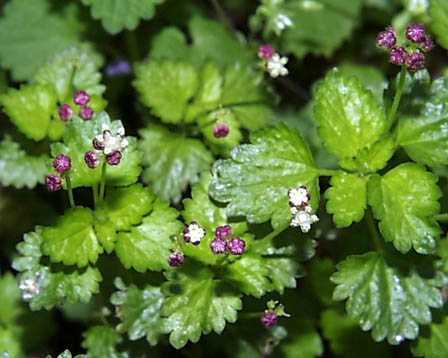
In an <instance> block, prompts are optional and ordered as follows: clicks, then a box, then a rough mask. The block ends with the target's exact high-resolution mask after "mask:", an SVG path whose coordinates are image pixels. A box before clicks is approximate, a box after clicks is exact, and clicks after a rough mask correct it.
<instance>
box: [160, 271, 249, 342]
mask: <svg viewBox="0 0 448 358" xmlns="http://www.w3.org/2000/svg"><path fill="white" fill-rule="evenodd" d="M168 279H169V281H168V282H167V283H166V284H165V285H166V289H167V290H168V291H169V293H168V296H167V298H166V301H165V304H164V305H163V311H162V314H163V316H165V317H166V329H167V331H168V332H170V338H169V339H170V343H171V344H172V345H173V346H174V347H175V348H177V349H180V348H182V347H183V346H185V345H186V344H187V342H188V341H191V342H193V343H196V342H198V341H199V339H200V337H201V334H208V333H210V332H211V331H214V332H216V333H218V334H220V333H221V332H222V331H223V330H224V327H225V325H226V322H230V323H235V322H236V320H237V311H238V310H240V309H241V308H242V303H241V299H240V297H239V295H238V294H237V293H235V292H233V291H232V290H230V289H229V288H227V287H225V286H223V284H222V283H220V282H219V281H217V280H214V279H213V274H212V272H211V271H209V270H208V269H207V268H198V267H190V268H187V267H185V266H184V268H183V269H182V270H179V271H174V272H171V273H169V276H168Z"/></svg>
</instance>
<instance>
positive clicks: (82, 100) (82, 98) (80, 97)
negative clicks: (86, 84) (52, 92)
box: [73, 91, 90, 106]
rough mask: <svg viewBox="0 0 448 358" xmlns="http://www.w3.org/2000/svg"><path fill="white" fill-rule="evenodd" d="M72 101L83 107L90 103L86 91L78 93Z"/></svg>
mask: <svg viewBox="0 0 448 358" xmlns="http://www.w3.org/2000/svg"><path fill="white" fill-rule="evenodd" d="M73 101H74V102H75V103H76V104H77V105H78V106H85V105H86V104H87V103H89V101H90V96H89V94H88V93H87V92H86V91H78V92H76V93H75V95H74V96H73Z"/></svg>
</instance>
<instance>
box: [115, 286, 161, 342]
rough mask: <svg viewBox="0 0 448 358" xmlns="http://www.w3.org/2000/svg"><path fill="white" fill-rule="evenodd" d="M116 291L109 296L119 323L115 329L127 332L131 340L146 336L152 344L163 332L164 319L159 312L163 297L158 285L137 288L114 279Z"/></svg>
mask: <svg viewBox="0 0 448 358" xmlns="http://www.w3.org/2000/svg"><path fill="white" fill-rule="evenodd" d="M115 286H116V287H117V289H118V291H117V292H115V293H114V294H113V295H112V296H111V302H112V304H114V305H115V306H116V308H117V312H118V318H119V319H120V321H121V323H120V324H119V325H118V326H117V330H118V331H119V332H121V333H125V332H127V333H128V336H129V339H130V340H131V341H136V340H138V339H140V338H143V337H145V336H146V340H147V341H148V342H149V344H151V345H152V346H154V345H156V344H157V342H158V340H159V336H160V335H161V334H162V333H164V319H163V318H162V317H161V315H160V312H161V309H162V305H163V303H164V301H165V297H164V295H163V293H162V291H161V290H160V288H159V287H154V286H150V285H147V286H145V287H144V288H143V289H139V288H137V287H136V286H134V285H131V286H128V287H126V286H125V285H124V283H123V281H121V279H119V278H118V279H116V280H115Z"/></svg>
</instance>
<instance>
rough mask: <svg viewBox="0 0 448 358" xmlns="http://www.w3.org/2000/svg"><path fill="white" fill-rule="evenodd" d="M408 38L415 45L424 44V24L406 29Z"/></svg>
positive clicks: (412, 25) (413, 25)
mask: <svg viewBox="0 0 448 358" xmlns="http://www.w3.org/2000/svg"><path fill="white" fill-rule="evenodd" d="M406 37H407V38H408V40H410V41H412V42H415V43H422V42H424V41H425V40H426V28H425V26H424V25H422V24H411V25H409V26H408V27H407V29H406Z"/></svg>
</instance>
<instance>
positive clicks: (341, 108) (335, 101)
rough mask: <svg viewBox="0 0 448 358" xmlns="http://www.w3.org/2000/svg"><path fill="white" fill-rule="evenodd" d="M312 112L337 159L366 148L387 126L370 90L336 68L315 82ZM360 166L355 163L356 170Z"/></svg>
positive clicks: (324, 139) (321, 133)
mask: <svg viewBox="0 0 448 358" xmlns="http://www.w3.org/2000/svg"><path fill="white" fill-rule="evenodd" d="M314 115H315V119H316V121H317V123H318V125H319V134H320V136H321V138H322V139H323V141H324V143H325V145H326V147H327V149H328V150H329V151H330V152H331V153H333V154H335V155H336V156H338V157H339V159H341V160H343V159H346V158H349V159H352V158H356V157H357V156H359V155H360V154H361V153H362V150H363V149H370V147H371V146H372V145H373V144H374V143H375V142H377V141H378V140H379V139H381V137H382V136H383V134H384V133H385V131H386V130H387V129H388V128H387V127H388V124H387V121H386V115H385V113H384V109H383V108H382V107H381V106H380V105H379V103H378V101H377V99H376V98H375V96H374V95H373V93H372V92H370V91H368V90H366V89H365V88H364V87H363V86H362V84H361V82H360V80H358V79H357V78H356V77H344V76H343V75H341V74H340V73H339V72H338V70H333V71H331V72H330V73H329V74H328V75H327V76H326V78H325V80H324V81H323V82H322V83H321V84H320V85H319V87H318V89H317V91H316V99H315V105H314ZM364 155H365V154H364ZM389 158H390V156H389V157H388V158H387V159H389ZM386 161H387V160H386ZM386 161H384V163H383V167H384V165H385V164H386ZM360 164H361V163H360ZM341 165H342V166H344V162H341ZM344 167H345V166H344ZM348 169H352V168H348ZM363 169H364V168H363V167H362V166H361V165H359V170H360V171H364V170H363ZM378 169H381V168H375V170H378Z"/></svg>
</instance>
